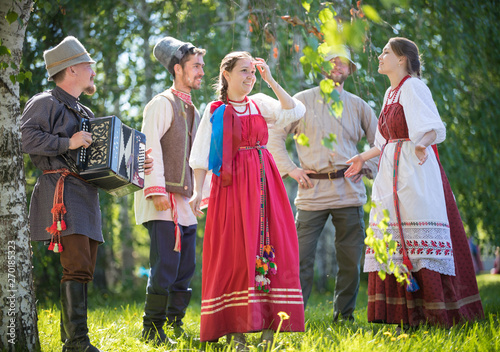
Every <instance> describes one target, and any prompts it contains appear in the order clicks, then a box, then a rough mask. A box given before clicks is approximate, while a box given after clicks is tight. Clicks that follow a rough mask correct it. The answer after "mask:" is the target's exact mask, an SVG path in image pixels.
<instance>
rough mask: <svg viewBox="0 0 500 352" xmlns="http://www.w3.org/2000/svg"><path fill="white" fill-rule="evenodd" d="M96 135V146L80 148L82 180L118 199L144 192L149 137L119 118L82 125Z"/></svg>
mask: <svg viewBox="0 0 500 352" xmlns="http://www.w3.org/2000/svg"><path fill="white" fill-rule="evenodd" d="M82 130H87V131H90V132H91V133H92V144H91V145H90V147H88V148H87V149H84V148H80V150H79V152H78V160H77V165H78V169H79V174H80V176H81V177H82V178H83V179H85V180H87V182H89V183H92V184H94V185H96V186H97V187H99V188H101V189H103V190H104V191H106V192H108V193H110V194H112V195H114V196H124V195H126V194H129V193H132V192H135V191H138V190H140V189H142V188H144V160H145V156H146V136H145V135H144V134H143V133H141V132H139V131H137V130H135V129H133V128H130V127H129V126H127V125H125V124H124V123H122V122H121V121H120V119H119V118H118V117H116V116H106V117H98V118H95V119H92V120H90V121H85V122H84V123H83V124H82Z"/></svg>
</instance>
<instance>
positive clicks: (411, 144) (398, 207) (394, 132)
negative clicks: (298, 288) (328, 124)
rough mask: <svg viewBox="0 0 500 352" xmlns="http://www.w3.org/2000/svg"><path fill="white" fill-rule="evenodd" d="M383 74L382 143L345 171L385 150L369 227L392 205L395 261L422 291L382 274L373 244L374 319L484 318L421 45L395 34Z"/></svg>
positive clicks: (369, 265) (368, 262)
mask: <svg viewBox="0 0 500 352" xmlns="http://www.w3.org/2000/svg"><path fill="white" fill-rule="evenodd" d="M378 71H379V73H381V74H384V75H387V76H388V78H389V80H390V82H391V87H390V88H389V89H388V90H387V92H386V94H385V97H384V106H383V108H382V112H381V114H380V117H379V123H378V128H377V133H376V142H375V147H373V148H372V149H370V150H368V151H366V152H364V153H361V154H358V155H356V156H355V157H353V158H351V159H350V160H349V162H351V163H352V165H351V167H350V168H349V169H348V170H347V171H346V177H350V176H352V175H355V174H356V173H357V172H359V170H360V169H361V167H362V166H363V164H364V162H365V161H366V160H368V159H370V158H372V157H374V156H378V155H380V163H379V172H378V174H377V177H376V179H375V181H374V184H373V190H372V202H373V203H374V205H375V207H374V208H372V210H371V212H370V227H371V228H372V229H373V230H374V232H375V235H376V236H378V237H379V238H380V237H381V236H382V234H381V230H380V229H379V228H378V227H377V224H378V222H379V221H380V220H381V219H383V217H384V215H383V210H384V209H386V210H388V211H389V214H390V215H389V216H390V220H389V227H388V228H387V232H388V233H390V234H392V235H393V240H395V241H397V242H398V250H397V252H396V254H395V255H394V256H393V258H392V259H393V261H394V262H395V263H396V264H399V265H402V264H404V265H406V267H407V268H408V269H409V270H410V272H411V276H412V277H413V278H414V279H416V282H417V284H418V286H419V287H420V288H419V289H418V290H416V291H414V292H410V291H411V289H405V286H404V285H401V284H398V283H397V281H396V279H395V277H394V275H388V276H387V277H386V279H385V280H381V279H380V277H379V276H378V274H377V272H378V271H379V270H380V266H379V263H378V262H377V261H376V260H375V257H374V252H373V250H372V249H371V248H369V247H368V248H367V251H366V256H365V266H364V271H365V272H368V273H369V279H368V321H370V322H382V323H394V324H401V323H402V324H405V325H407V326H416V325H419V324H422V323H426V322H427V323H429V324H433V325H439V326H444V327H450V326H452V325H453V324H455V323H459V322H462V321H466V320H474V319H480V318H483V317H484V313H483V308H482V304H481V299H480V297H479V292H478V288H477V282H476V278H475V274H474V268H473V264H472V259H471V255H470V251H469V247H468V242H467V238H466V235H465V231H464V227H463V224H462V220H461V218H460V214H459V212H458V208H457V205H456V202H455V199H454V196H453V193H452V191H451V188H450V184H449V182H448V179H447V177H446V174H445V172H444V169H443V167H442V165H441V163H440V161H439V157H438V154H437V148H436V144H437V143H441V142H442V141H444V139H445V137H446V129H445V126H444V124H443V122H442V121H441V118H440V116H439V113H438V110H437V108H436V104H435V103H434V101H433V99H432V95H431V92H430V90H429V88H428V87H427V86H426V85H425V83H424V82H422V81H421V80H420V58H419V52H418V47H417V46H416V45H415V43H413V42H412V41H410V40H408V39H405V38H392V39H390V40H389V42H388V43H387V45H386V46H385V47H384V49H383V52H382V54H381V55H380V56H379V68H378Z"/></svg>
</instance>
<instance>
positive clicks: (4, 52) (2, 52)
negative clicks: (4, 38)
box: [0, 45, 12, 56]
mask: <svg viewBox="0 0 500 352" xmlns="http://www.w3.org/2000/svg"><path fill="white" fill-rule="evenodd" d="M0 55H9V56H12V54H11V52H10V50H9V48H7V47H6V46H4V45H0Z"/></svg>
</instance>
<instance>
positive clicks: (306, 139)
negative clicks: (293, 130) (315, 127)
mask: <svg viewBox="0 0 500 352" xmlns="http://www.w3.org/2000/svg"><path fill="white" fill-rule="evenodd" d="M293 138H294V139H295V140H296V141H297V143H299V144H300V145H304V146H306V147H309V146H310V145H309V137H307V136H306V135H305V134H304V133H301V134H299V135H298V136H297V135H295V136H293Z"/></svg>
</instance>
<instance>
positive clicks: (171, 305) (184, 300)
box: [167, 291, 191, 337]
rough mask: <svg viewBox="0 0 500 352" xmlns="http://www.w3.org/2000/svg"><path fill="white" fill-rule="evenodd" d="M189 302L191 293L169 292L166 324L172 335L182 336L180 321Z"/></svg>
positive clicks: (181, 323)
mask: <svg viewBox="0 0 500 352" xmlns="http://www.w3.org/2000/svg"><path fill="white" fill-rule="evenodd" d="M190 300H191V291H173V292H170V296H169V299H168V307H167V324H168V325H169V326H171V327H172V328H173V329H174V335H175V336H176V337H180V336H182V335H183V334H184V329H183V328H182V325H184V323H183V322H182V319H183V318H184V316H185V315H186V309H187V306H188V305H189V301H190Z"/></svg>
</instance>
